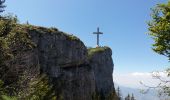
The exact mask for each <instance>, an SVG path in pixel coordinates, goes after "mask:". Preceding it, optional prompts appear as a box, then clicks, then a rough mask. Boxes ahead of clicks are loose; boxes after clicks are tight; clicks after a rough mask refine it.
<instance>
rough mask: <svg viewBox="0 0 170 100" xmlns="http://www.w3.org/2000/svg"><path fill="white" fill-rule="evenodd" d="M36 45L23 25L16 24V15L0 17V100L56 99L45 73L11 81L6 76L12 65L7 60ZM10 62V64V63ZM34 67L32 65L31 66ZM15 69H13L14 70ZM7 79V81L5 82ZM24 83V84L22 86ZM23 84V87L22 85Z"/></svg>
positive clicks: (13, 58)
mask: <svg viewBox="0 0 170 100" xmlns="http://www.w3.org/2000/svg"><path fill="white" fill-rule="evenodd" d="M35 46H36V45H35V44H34V43H33V42H32V40H31V38H30V36H29V34H28V32H27V30H26V28H25V26H24V25H20V24H18V20H17V17H12V16H10V15H9V16H4V17H1V18H0V80H2V81H0V99H1V100H56V97H55V94H54V91H53V90H52V85H50V84H49V81H48V78H47V76H45V75H37V76H34V77H31V79H30V76H27V74H26V73H29V71H30V70H25V71H28V72H26V73H23V74H22V77H21V78H20V77H19V76H18V77H19V78H18V79H17V80H15V82H12V83H10V84H9V81H12V80H10V79H8V78H7V77H6V74H7V73H9V72H10V74H11V71H13V70H11V69H15V68H17V67H18V66H13V65H12V64H11V63H9V62H8V63H6V62H7V61H14V62H13V63H16V62H15V60H17V54H18V53H19V52H25V51H28V50H32V48H34V47H35ZM10 64H11V65H10ZM33 68H34V67H33ZM14 71H15V70H14ZM7 81H8V82H7ZM24 85H25V86H24ZM22 86H24V87H22Z"/></svg>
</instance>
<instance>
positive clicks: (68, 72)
mask: <svg viewBox="0 0 170 100" xmlns="http://www.w3.org/2000/svg"><path fill="white" fill-rule="evenodd" d="M11 34H12V38H11V40H12V41H9V43H10V42H11V44H12V45H11V46H10V48H8V49H11V50H10V52H11V53H12V54H13V56H14V58H13V59H10V60H7V61H5V63H6V66H8V67H9V68H10V69H12V70H10V71H8V73H7V75H6V76H5V78H4V82H5V84H14V83H15V84H16V81H18V79H19V77H20V76H27V75H29V77H28V79H27V81H31V80H32V78H34V77H35V76H38V75H41V74H46V75H47V76H48V77H49V84H50V85H52V86H53V87H52V88H53V90H54V91H55V95H56V96H57V97H58V98H57V100H58V99H62V100H98V99H96V98H98V97H100V98H103V99H102V100H104V99H105V100H116V99H108V98H109V97H111V96H113V97H116V93H115V89H114V84H113V78H112V73H113V61H112V58H111V56H112V51H111V49H110V48H109V47H97V48H91V49H87V48H86V46H85V45H84V43H83V42H82V41H81V40H80V39H79V38H77V37H75V36H73V35H69V34H66V33H64V32H61V31H59V30H58V29H56V28H44V27H39V26H32V25H20V24H19V25H17V29H16V32H13V33H10V36H11ZM11 66H12V67H11ZM25 72H26V73H25ZM1 74H3V73H1ZM27 85H28V84H26V83H25V84H24V86H25V88H26V86H27ZM15 88H18V87H15Z"/></svg>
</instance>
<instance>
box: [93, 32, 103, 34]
mask: <svg viewBox="0 0 170 100" xmlns="http://www.w3.org/2000/svg"><path fill="white" fill-rule="evenodd" d="M93 34H103V33H102V32H93Z"/></svg>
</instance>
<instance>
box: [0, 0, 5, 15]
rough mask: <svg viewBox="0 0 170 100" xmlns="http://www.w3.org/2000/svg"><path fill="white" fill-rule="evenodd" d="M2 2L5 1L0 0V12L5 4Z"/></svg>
mask: <svg viewBox="0 0 170 100" xmlns="http://www.w3.org/2000/svg"><path fill="white" fill-rule="evenodd" d="M4 3H5V0H0V13H1V12H3V11H4V8H5V7H6V6H5V5H4Z"/></svg>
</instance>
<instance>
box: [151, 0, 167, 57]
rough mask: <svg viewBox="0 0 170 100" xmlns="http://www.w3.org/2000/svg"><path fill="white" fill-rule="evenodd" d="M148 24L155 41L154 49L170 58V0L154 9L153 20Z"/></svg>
mask: <svg viewBox="0 0 170 100" xmlns="http://www.w3.org/2000/svg"><path fill="white" fill-rule="evenodd" d="M148 26H149V31H150V33H149V35H151V36H152V38H153V39H154V41H155V43H154V44H153V50H154V51H155V52H157V53H159V54H161V55H164V56H166V57H168V58H169V60H170V1H169V2H168V3H167V4H158V5H157V6H156V7H155V8H154V9H152V20H151V21H150V22H149V23H148Z"/></svg>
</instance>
